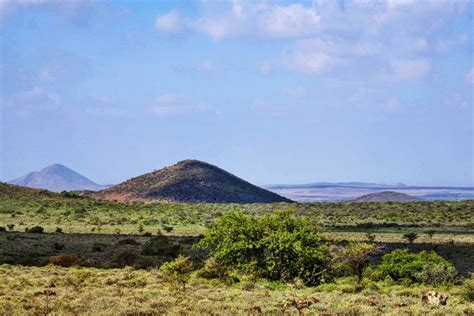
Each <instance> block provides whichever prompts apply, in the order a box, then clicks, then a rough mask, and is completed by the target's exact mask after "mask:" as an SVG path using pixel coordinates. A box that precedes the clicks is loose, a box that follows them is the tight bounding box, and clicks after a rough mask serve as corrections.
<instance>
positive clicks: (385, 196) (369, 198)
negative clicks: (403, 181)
mask: <svg viewBox="0 0 474 316" xmlns="http://www.w3.org/2000/svg"><path fill="white" fill-rule="evenodd" d="M416 201H420V199H418V198H416V197H414V196H411V195H408V194H404V193H399V192H394V191H383V192H377V193H371V194H366V195H363V196H361V197H359V198H357V199H355V202H416Z"/></svg>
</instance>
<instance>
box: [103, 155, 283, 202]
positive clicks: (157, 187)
mask: <svg viewBox="0 0 474 316" xmlns="http://www.w3.org/2000/svg"><path fill="white" fill-rule="evenodd" d="M99 195H100V196H101V197H102V198H105V199H119V200H161V201H171V202H193V203H271V202H289V201H290V200H288V199H286V198H284V197H281V196H279V195H278V194H275V193H273V192H270V191H267V190H265V189H262V188H260V187H257V186H255V185H253V184H250V183H248V182H246V181H244V180H242V179H240V178H238V177H236V176H234V175H232V174H230V173H229V172H227V171H225V170H222V169H220V168H218V167H216V166H213V165H211V164H208V163H205V162H202V161H198V160H184V161H181V162H178V163H177V164H175V165H173V166H171V167H166V168H163V169H161V170H157V171H154V172H150V173H147V174H144V175H142V176H139V177H136V178H132V179H130V180H127V181H125V182H123V183H120V184H118V185H116V186H113V187H111V188H109V189H107V190H104V191H101V192H100V193H99Z"/></svg>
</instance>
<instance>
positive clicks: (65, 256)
mask: <svg viewBox="0 0 474 316" xmlns="http://www.w3.org/2000/svg"><path fill="white" fill-rule="evenodd" d="M49 263H51V264H54V265H55V266H61V267H73V266H79V263H80V260H79V258H78V257H77V256H76V255H74V254H69V253H61V254H59V255H57V256H52V257H49Z"/></svg>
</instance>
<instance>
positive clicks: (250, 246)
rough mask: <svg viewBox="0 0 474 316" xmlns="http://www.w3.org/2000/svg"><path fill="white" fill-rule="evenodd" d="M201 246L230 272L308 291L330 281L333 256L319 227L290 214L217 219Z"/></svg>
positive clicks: (277, 213)
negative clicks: (308, 287)
mask: <svg viewBox="0 0 474 316" xmlns="http://www.w3.org/2000/svg"><path fill="white" fill-rule="evenodd" d="M199 246H200V247H201V248H207V249H209V251H210V255H211V256H213V257H215V258H216V259H217V260H219V262H220V263H221V264H222V265H223V266H225V267H227V268H228V269H234V268H235V269H237V270H238V271H240V272H243V273H248V274H252V275H254V276H256V277H262V278H267V279H270V280H281V281H285V282H289V281H291V280H293V279H294V278H300V279H302V280H303V281H304V283H305V284H306V285H315V284H319V283H320V282H321V280H323V279H324V278H328V277H329V276H330V275H329V272H330V261H331V253H330V251H329V245H328V244H327V243H326V242H325V240H324V238H323V237H322V236H321V234H320V232H319V230H318V229H317V227H316V225H314V224H313V223H311V222H310V221H309V220H308V219H307V218H306V217H302V216H299V217H297V216H294V215H292V214H291V213H289V212H276V213H275V214H274V215H262V216H259V217H255V216H251V215H246V214H243V213H241V212H236V213H231V214H228V215H224V216H222V217H220V218H218V219H216V220H215V221H214V222H213V223H212V225H211V227H210V228H209V230H208V231H207V233H206V234H205V235H204V237H203V239H201V241H200V243H199Z"/></svg>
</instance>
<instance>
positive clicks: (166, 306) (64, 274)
mask: <svg viewBox="0 0 474 316" xmlns="http://www.w3.org/2000/svg"><path fill="white" fill-rule="evenodd" d="M428 289H432V287H424V286H413V287H410V288H407V287H405V286H403V285H397V284H394V283H391V282H389V281H380V282H370V281H367V282H364V283H363V284H361V285H357V284H356V282H355V280H354V279H352V278H350V277H346V278H341V279H338V280H337V281H336V282H334V283H331V284H325V285H321V286H319V287H304V286H298V285H295V284H285V283H279V282H269V281H265V280H245V279H243V280H240V282H236V283H234V284H232V285H230V284H225V283H222V282H220V281H216V280H207V279H203V278H199V277H198V276H197V275H196V274H194V275H193V276H192V278H191V280H190V282H189V283H188V285H187V287H186V289H185V290H179V291H177V290H176V289H175V288H174V287H172V286H171V285H169V284H168V283H166V282H165V280H163V278H162V277H161V275H160V273H159V272H158V271H157V270H149V271H147V270H135V269H132V268H124V269H94V268H61V267H55V266H46V267H40V268H38V267H23V266H11V265H2V266H0V314H3V315H25V314H28V315H78V314H89V315H90V314H95V315H96V314H107V315H160V314H171V315H188V314H190V315H223V314H247V315H248V314H256V313H257V312H258V311H259V310H261V311H262V312H263V313H266V314H288V315H298V310H297V309H296V308H295V307H292V306H288V307H285V302H287V301H288V300H290V299H292V298H305V297H308V296H311V297H316V298H317V299H318V300H319V301H318V302H317V303H315V304H313V305H311V306H310V307H309V308H308V309H304V310H302V312H304V313H307V314H319V315H336V314H340V315H380V314H384V315H401V314H406V315H426V314H436V315H443V314H449V315H472V313H474V304H473V303H469V302H467V301H466V300H465V299H464V298H463V296H462V295H463V293H464V292H463V291H464V289H463V288H462V287H461V286H454V285H453V286H447V287H441V288H438V290H441V291H443V292H444V293H448V294H449V295H450V297H449V300H448V301H449V304H448V305H446V306H439V307H434V306H429V305H424V304H422V303H421V301H420V297H421V294H422V293H423V292H425V291H426V290H428Z"/></svg>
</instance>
